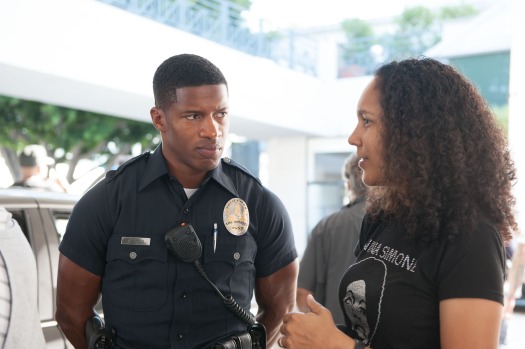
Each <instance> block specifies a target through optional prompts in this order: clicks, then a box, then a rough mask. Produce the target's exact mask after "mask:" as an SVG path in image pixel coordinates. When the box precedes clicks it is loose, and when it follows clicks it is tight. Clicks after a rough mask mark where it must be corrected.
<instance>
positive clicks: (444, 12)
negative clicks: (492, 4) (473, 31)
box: [438, 5, 479, 20]
mask: <svg viewBox="0 0 525 349" xmlns="http://www.w3.org/2000/svg"><path fill="white" fill-rule="evenodd" d="M478 13H479V11H478V9H476V8H475V7H474V6H472V5H458V6H445V7H442V8H441V9H440V10H439V15H438V17H439V19H441V20H446V19H454V18H464V17H470V16H475V15H477V14H478Z"/></svg>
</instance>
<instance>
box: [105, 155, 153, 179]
mask: <svg viewBox="0 0 525 349" xmlns="http://www.w3.org/2000/svg"><path fill="white" fill-rule="evenodd" d="M150 156H151V152H150V151H146V152H144V153H142V154H140V155H138V156H135V157H134V158H131V159H129V160H128V161H126V162H124V163H123V164H122V165H120V166H119V167H118V168H117V169H115V170H113V171H108V173H107V174H106V178H107V180H108V182H110V181H112V180H113V179H115V178H116V177H118V176H119V175H120V174H121V173H123V172H124V170H125V169H126V168H127V167H129V166H131V165H133V164H134V163H137V162H138V161H140V160H143V159H147V158H149V157H150Z"/></svg>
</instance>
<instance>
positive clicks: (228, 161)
mask: <svg viewBox="0 0 525 349" xmlns="http://www.w3.org/2000/svg"><path fill="white" fill-rule="evenodd" d="M221 160H222V163H223V165H224V164H226V165H230V166H232V167H235V168H237V169H239V170H241V171H242V172H244V173H246V174H247V175H248V176H250V177H252V178H253V179H255V180H256V181H257V182H258V183H259V184H260V185H262V183H261V180H260V179H259V178H257V177H256V176H255V175H254V174H253V173H251V172H250V170H248V169H247V168H246V167H244V166H243V165H241V164H239V163H238V162H236V161H235V160H232V159H230V158H228V157H224V158H222V159H221Z"/></svg>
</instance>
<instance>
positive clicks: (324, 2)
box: [250, 0, 494, 29]
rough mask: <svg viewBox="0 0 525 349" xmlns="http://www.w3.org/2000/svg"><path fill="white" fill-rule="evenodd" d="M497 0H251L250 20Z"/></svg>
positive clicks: (336, 19) (294, 23)
mask: <svg viewBox="0 0 525 349" xmlns="http://www.w3.org/2000/svg"><path fill="white" fill-rule="evenodd" d="M490 1H494V0H432V1H428V0H364V1H356V0H315V1H314V0H252V7H251V10H250V17H253V19H252V18H250V21H256V19H255V18H262V19H264V20H265V22H268V23H270V25H271V26H272V28H273V29H277V28H290V27H296V28H301V27H317V26H326V25H331V24H338V23H340V22H341V21H342V20H343V19H346V18H360V19H373V18H384V17H391V16H396V15H398V14H400V13H401V12H402V11H403V10H404V9H405V8H406V7H412V6H417V5H421V6H425V7H428V8H432V7H441V6H444V5H460V4H464V3H487V2H490Z"/></svg>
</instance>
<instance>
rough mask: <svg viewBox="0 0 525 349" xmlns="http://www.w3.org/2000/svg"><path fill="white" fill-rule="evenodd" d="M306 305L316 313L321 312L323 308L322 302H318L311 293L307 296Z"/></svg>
mask: <svg viewBox="0 0 525 349" xmlns="http://www.w3.org/2000/svg"><path fill="white" fill-rule="evenodd" d="M306 305H308V308H310V311H311V312H312V313H315V314H319V313H320V312H321V310H323V308H324V307H323V306H322V305H321V303H319V302H317V301H316V300H315V298H314V296H312V295H311V294H309V295H308V296H307V297H306Z"/></svg>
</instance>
